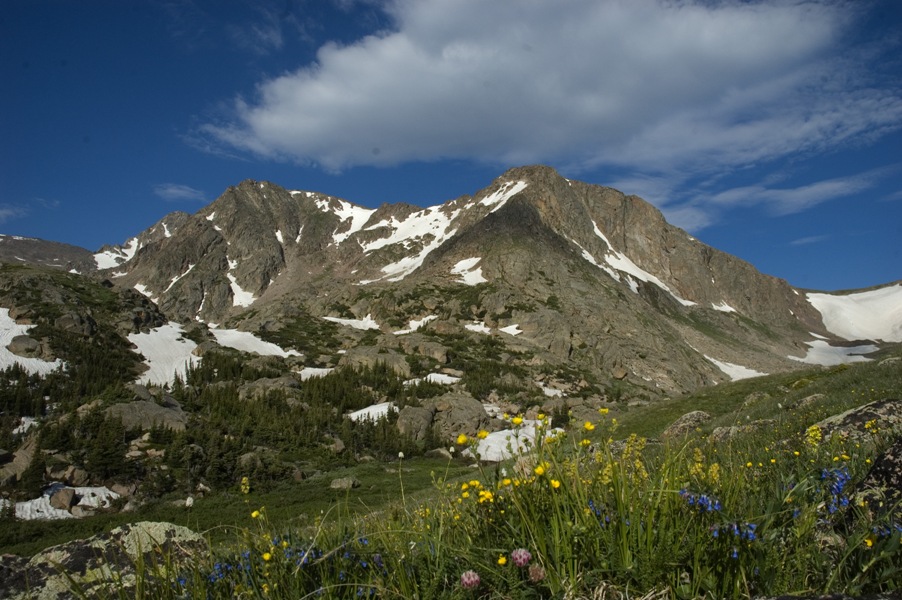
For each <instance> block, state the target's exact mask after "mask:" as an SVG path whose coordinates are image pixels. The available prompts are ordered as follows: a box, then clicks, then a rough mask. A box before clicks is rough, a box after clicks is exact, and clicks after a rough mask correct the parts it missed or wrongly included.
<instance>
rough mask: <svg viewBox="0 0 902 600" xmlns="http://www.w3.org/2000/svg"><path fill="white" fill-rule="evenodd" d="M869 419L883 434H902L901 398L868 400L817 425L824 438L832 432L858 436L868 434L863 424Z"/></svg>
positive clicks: (866, 435) (853, 436)
mask: <svg viewBox="0 0 902 600" xmlns="http://www.w3.org/2000/svg"><path fill="white" fill-rule="evenodd" d="M871 421H873V422H874V424H875V425H876V427H877V428H878V429H879V430H880V431H881V432H882V433H883V434H884V435H890V436H897V435H902V400H896V399H892V398H884V399H883V400H876V401H874V402H869V403H868V404H864V405H862V406H859V407H856V408H852V409H849V410H847V411H845V412H844V413H841V414H838V415H833V416H831V417H828V418H826V419H824V420H823V421H820V422H818V423H817V425H818V427H820V428H821V432H822V433H823V435H824V437H825V438H827V437H830V436H831V435H832V434H834V433H842V434H845V435H848V436H849V437H852V438H859V437H868V436H869V435H870V433H868V430H867V428H866V427H865V426H866V425H867V423H868V422H871Z"/></svg>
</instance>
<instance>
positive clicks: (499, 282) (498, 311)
mask: <svg viewBox="0 0 902 600" xmlns="http://www.w3.org/2000/svg"><path fill="white" fill-rule="evenodd" d="M95 262H96V263H97V265H98V266H100V267H104V266H105V267H106V268H105V269H100V274H101V275H102V276H105V277H109V278H110V280H111V281H113V282H114V284H115V285H116V286H117V287H123V288H134V289H136V290H138V291H140V292H141V293H143V294H145V295H146V296H147V297H148V298H150V299H152V300H153V301H154V302H155V303H156V304H157V305H159V307H160V309H161V310H162V311H163V312H164V313H165V314H166V315H167V316H168V317H169V318H171V319H175V320H180V321H183V322H187V321H200V322H205V323H214V324H220V325H223V324H232V325H237V326H240V327H241V328H243V329H247V330H250V331H260V330H265V329H268V328H269V329H278V328H279V327H280V326H281V325H280V324H281V323H282V322H284V321H285V320H286V319H294V318H300V317H304V318H312V319H317V318H323V317H331V318H335V319H339V320H342V319H343V320H345V321H342V322H348V321H349V320H360V319H364V318H367V317H369V318H370V319H371V320H372V322H373V323H375V324H376V326H377V327H379V328H381V330H382V333H383V334H389V333H391V332H392V331H395V330H402V329H404V327H405V326H406V325H407V324H408V323H409V322H416V321H418V320H422V319H428V325H426V329H425V330H426V331H430V332H432V333H434V334H436V335H465V336H471V337H478V336H480V335H486V333H487V334H489V335H494V336H498V337H499V338H500V339H501V340H502V341H503V342H504V343H505V344H506V345H507V346H508V347H509V348H510V349H511V350H512V351H514V352H519V353H527V354H529V355H530V357H531V360H533V361H534V362H535V363H536V364H539V363H543V364H550V365H555V364H557V365H562V364H565V363H569V362H572V363H573V364H576V365H579V366H580V368H586V369H591V370H593V371H595V372H597V373H600V379H601V380H610V381H625V382H629V383H631V384H633V385H636V386H639V387H641V388H647V389H648V390H649V391H651V392H652V393H655V394H657V393H662V392H665V393H669V392H676V391H681V390H686V389H691V388H694V387H696V386H699V385H704V384H708V383H713V382H716V381H720V380H724V379H725V378H726V374H725V371H724V365H726V369H727V371H729V369H730V368H733V367H735V366H742V367H744V368H746V369H752V370H755V371H759V372H774V371H780V370H785V369H788V368H791V367H792V366H793V364H794V363H792V361H790V360H789V358H788V356H790V355H794V356H800V355H803V354H804V349H805V346H804V341H805V340H810V339H811V335H810V333H809V332H814V333H816V334H818V335H823V336H829V334H828V332H827V331H826V330H825V329H824V327H823V324H822V323H821V318H820V314H819V313H818V312H817V311H816V310H815V309H814V308H813V307H812V306H811V305H810V304H809V303H808V302H807V300H806V299H805V297H804V296H803V295H801V294H799V293H798V292H797V291H796V290H794V289H793V288H792V287H791V286H790V285H789V284H787V283H786V282H785V281H782V280H779V279H776V278H773V277H770V276H767V275H763V274H761V273H759V272H758V271H757V270H755V268H754V267H753V266H751V265H750V264H748V263H746V262H743V261H742V260H739V259H737V258H735V257H733V256H730V255H728V254H725V253H723V252H720V251H718V250H716V249H714V248H711V247H710V246H707V245H705V244H703V243H701V242H699V241H697V240H695V239H694V238H692V237H691V236H690V235H688V234H687V233H686V232H684V231H682V230H681V229H679V228H676V227H674V226H672V225H670V224H668V223H667V222H666V221H665V220H664V218H663V216H662V215H661V213H660V212H659V211H658V210H657V209H655V208H654V207H653V206H651V205H650V204H648V203H647V202H645V201H643V200H642V199H640V198H638V197H636V196H628V195H624V194H622V193H621V192H619V191H617V190H614V189H611V188H606V187H602V186H597V185H590V184H585V183H580V182H577V181H571V180H568V179H565V178H563V177H561V176H560V175H559V174H558V173H557V172H556V171H554V170H553V169H551V168H548V167H541V166H533V167H523V168H517V169H512V170H510V171H508V172H506V173H504V174H503V175H502V176H501V177H499V178H498V179H496V180H495V181H494V182H492V183H491V185H489V186H488V187H486V188H485V189H483V190H480V191H478V192H476V193H475V194H474V195H473V196H462V197H460V198H457V199H455V200H451V201H449V202H446V203H445V204H442V205H440V206H433V207H430V208H418V207H415V206H410V205H405V204H397V205H383V206H381V207H379V208H378V209H367V208H363V207H360V206H356V205H354V204H351V203H349V202H347V201H345V200H342V199H339V198H335V197H331V196H327V195H324V194H320V193H317V192H309V191H289V190H285V189H283V188H281V187H279V186H277V185H274V184H272V183H268V182H257V181H244V182H242V183H240V184H239V185H237V186H235V187H232V188H229V189H228V190H226V191H225V193H224V194H223V195H222V196H220V197H219V198H218V199H217V200H216V201H214V202H213V203H212V204H210V205H208V206H207V207H205V208H203V209H201V210H200V211H199V212H198V213H196V214H194V215H185V214H183V213H175V214H173V215H170V216H167V217H166V218H164V219H163V220H162V221H161V222H160V223H158V224H156V225H155V226H154V227H153V228H151V229H149V230H148V231H147V232H145V233H143V234H141V235H140V236H137V237H136V238H134V239H132V240H130V241H129V242H128V244H127V245H126V246H123V247H108V248H105V249H104V250H103V252H101V253H98V254H97V255H95ZM343 329H347V328H343ZM349 333H350V334H354V332H349ZM355 335H356V334H355ZM352 337H353V336H352ZM358 337H359V336H358ZM355 339H356V338H355ZM434 341H435V342H436V343H438V344H440V345H441V344H442V343H443V340H442V339H438V338H437V339H435V340H434ZM347 343H348V342H346V344H347ZM376 343H377V344H381V345H383V346H384V345H389V346H392V345H393V344H396V341H393V340H392V338H391V336H387V337H386V336H383V337H382V339H381V340H379V341H377V342H376ZM712 359H713V360H712ZM718 364H720V366H718Z"/></svg>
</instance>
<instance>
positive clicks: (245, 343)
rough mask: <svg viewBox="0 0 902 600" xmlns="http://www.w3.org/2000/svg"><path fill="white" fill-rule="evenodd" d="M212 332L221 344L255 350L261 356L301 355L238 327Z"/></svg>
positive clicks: (248, 350)
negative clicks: (239, 329)
mask: <svg viewBox="0 0 902 600" xmlns="http://www.w3.org/2000/svg"><path fill="white" fill-rule="evenodd" d="M210 333H212V334H213V336H214V337H215V338H216V341H217V342H218V343H219V345H220V346H228V347H229V348H234V349H235V350H240V351H242V352H253V353H255V354H259V355H260V356H281V357H283V358H287V357H289V356H301V353H300V352H298V351H297V350H294V349H290V350H285V349H283V348H281V347H280V346H278V345H276V344H273V343H272V342H266V341H264V340H261V339H260V338H258V337H257V336H255V335H254V334H253V333H250V332H248V331H238V330H237V329H213V328H211V329H210Z"/></svg>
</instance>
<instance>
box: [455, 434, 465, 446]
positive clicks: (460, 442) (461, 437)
mask: <svg viewBox="0 0 902 600" xmlns="http://www.w3.org/2000/svg"><path fill="white" fill-rule="evenodd" d="M466 443H467V436H466V435H465V434H463V433H462V434H460V435H459V436H457V445H458V446H463V445H464V444H466Z"/></svg>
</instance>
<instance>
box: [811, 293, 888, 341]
mask: <svg viewBox="0 0 902 600" xmlns="http://www.w3.org/2000/svg"><path fill="white" fill-rule="evenodd" d="M806 296H807V298H808V302H810V303H811V305H812V306H813V307H814V308H816V309H817V310H818V312H820V313H821V317H822V318H823V320H824V326H826V328H827V331H829V332H830V333H833V334H835V335H838V336H839V337H841V338H843V339H845V340H850V341H854V340H874V341H884V342H902V284H896V285H891V286H889V287H885V288H881V289H879V290H872V291H870V292H859V293H857V294H846V295H836V294H817V293H809V294H806Z"/></svg>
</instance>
